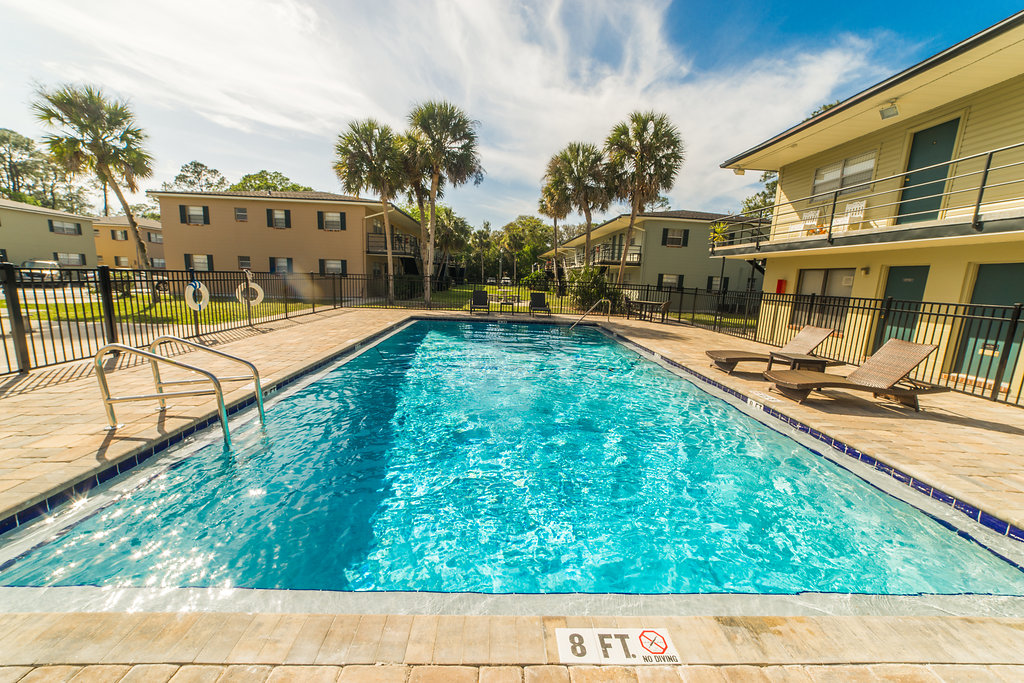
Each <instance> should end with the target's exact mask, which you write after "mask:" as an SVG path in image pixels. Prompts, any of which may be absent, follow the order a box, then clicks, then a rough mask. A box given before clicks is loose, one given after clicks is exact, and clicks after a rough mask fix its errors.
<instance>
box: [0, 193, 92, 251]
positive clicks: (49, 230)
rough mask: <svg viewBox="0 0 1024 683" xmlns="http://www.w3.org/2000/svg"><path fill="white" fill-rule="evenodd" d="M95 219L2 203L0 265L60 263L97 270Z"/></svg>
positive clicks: (13, 203) (38, 207) (32, 205)
mask: <svg viewBox="0 0 1024 683" xmlns="http://www.w3.org/2000/svg"><path fill="white" fill-rule="evenodd" d="M92 222H93V219H92V218H89V217H88V216H77V215H75V214H71V213H65V212H64V211H56V210H54V209H47V208H44V207H42V206H36V205H34V204H25V203H22V202H14V201H10V200H8V199H0V261H7V262H10V263H13V264H15V265H21V264H22V263H24V262H25V261H30V260H45V261H57V262H59V263H60V264H61V265H63V266H67V267H69V268H74V267H82V266H87V267H95V266H96V244H95V242H94V241H93V232H92Z"/></svg>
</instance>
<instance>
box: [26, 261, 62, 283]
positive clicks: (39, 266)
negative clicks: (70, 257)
mask: <svg viewBox="0 0 1024 683" xmlns="http://www.w3.org/2000/svg"><path fill="white" fill-rule="evenodd" d="M21 267H22V268H23V269H25V270H22V271H21V281H22V283H24V284H26V285H41V286H43V287H60V286H61V284H62V283H63V277H62V275H61V271H60V264H59V263H57V262H56V261H44V260H42V259H31V260H29V261H22V263H21Z"/></svg>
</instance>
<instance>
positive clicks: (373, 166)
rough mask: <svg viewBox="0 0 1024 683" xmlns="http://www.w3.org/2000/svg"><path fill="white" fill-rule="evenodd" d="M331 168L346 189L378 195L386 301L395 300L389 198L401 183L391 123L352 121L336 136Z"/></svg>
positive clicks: (402, 177) (398, 148) (398, 150)
mask: <svg viewBox="0 0 1024 683" xmlns="http://www.w3.org/2000/svg"><path fill="white" fill-rule="evenodd" d="M334 151H335V154H336V158H337V161H335V163H334V172H335V173H336V174H337V175H338V179H339V180H341V184H342V186H343V187H344V188H345V191H346V192H350V193H352V194H359V193H360V192H361V191H363V190H364V189H365V190H369V191H371V192H375V193H377V195H379V196H380V205H381V211H382V212H383V214H384V244H385V249H386V253H387V259H388V261H387V263H388V269H387V279H388V302H389V303H390V302H394V300H395V267H394V266H395V264H394V261H393V260H392V255H391V246H392V240H393V237H392V235H391V198H392V197H393V196H394V195H395V193H397V192H400V191H401V190H402V188H403V187H404V182H405V169H404V167H403V164H402V148H401V145H400V144H399V141H398V139H397V138H396V137H395V134H394V132H393V131H392V130H391V127H390V126H387V125H385V124H382V123H378V122H377V121H375V120H374V119H365V120H362V121H353V122H351V123H350V124H348V130H347V131H346V132H344V133H342V134H341V135H339V136H338V144H337V145H336V146H335V148H334Z"/></svg>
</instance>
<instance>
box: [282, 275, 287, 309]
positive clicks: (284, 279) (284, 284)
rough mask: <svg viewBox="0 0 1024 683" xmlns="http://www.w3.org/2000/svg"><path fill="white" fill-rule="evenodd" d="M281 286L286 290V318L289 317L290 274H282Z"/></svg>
mask: <svg viewBox="0 0 1024 683" xmlns="http://www.w3.org/2000/svg"><path fill="white" fill-rule="evenodd" d="M281 286H282V288H283V289H284V317H285V318H287V317H288V273H287V272H285V273H281Z"/></svg>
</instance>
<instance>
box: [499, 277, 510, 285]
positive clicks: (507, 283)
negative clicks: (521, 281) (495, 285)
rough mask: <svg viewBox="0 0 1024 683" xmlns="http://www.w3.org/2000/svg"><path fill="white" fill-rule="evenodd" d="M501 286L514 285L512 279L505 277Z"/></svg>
mask: <svg viewBox="0 0 1024 683" xmlns="http://www.w3.org/2000/svg"><path fill="white" fill-rule="evenodd" d="M501 284H503V285H510V284H512V278H510V277H509V276H508V275H506V276H505V277H503V278H501Z"/></svg>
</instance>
